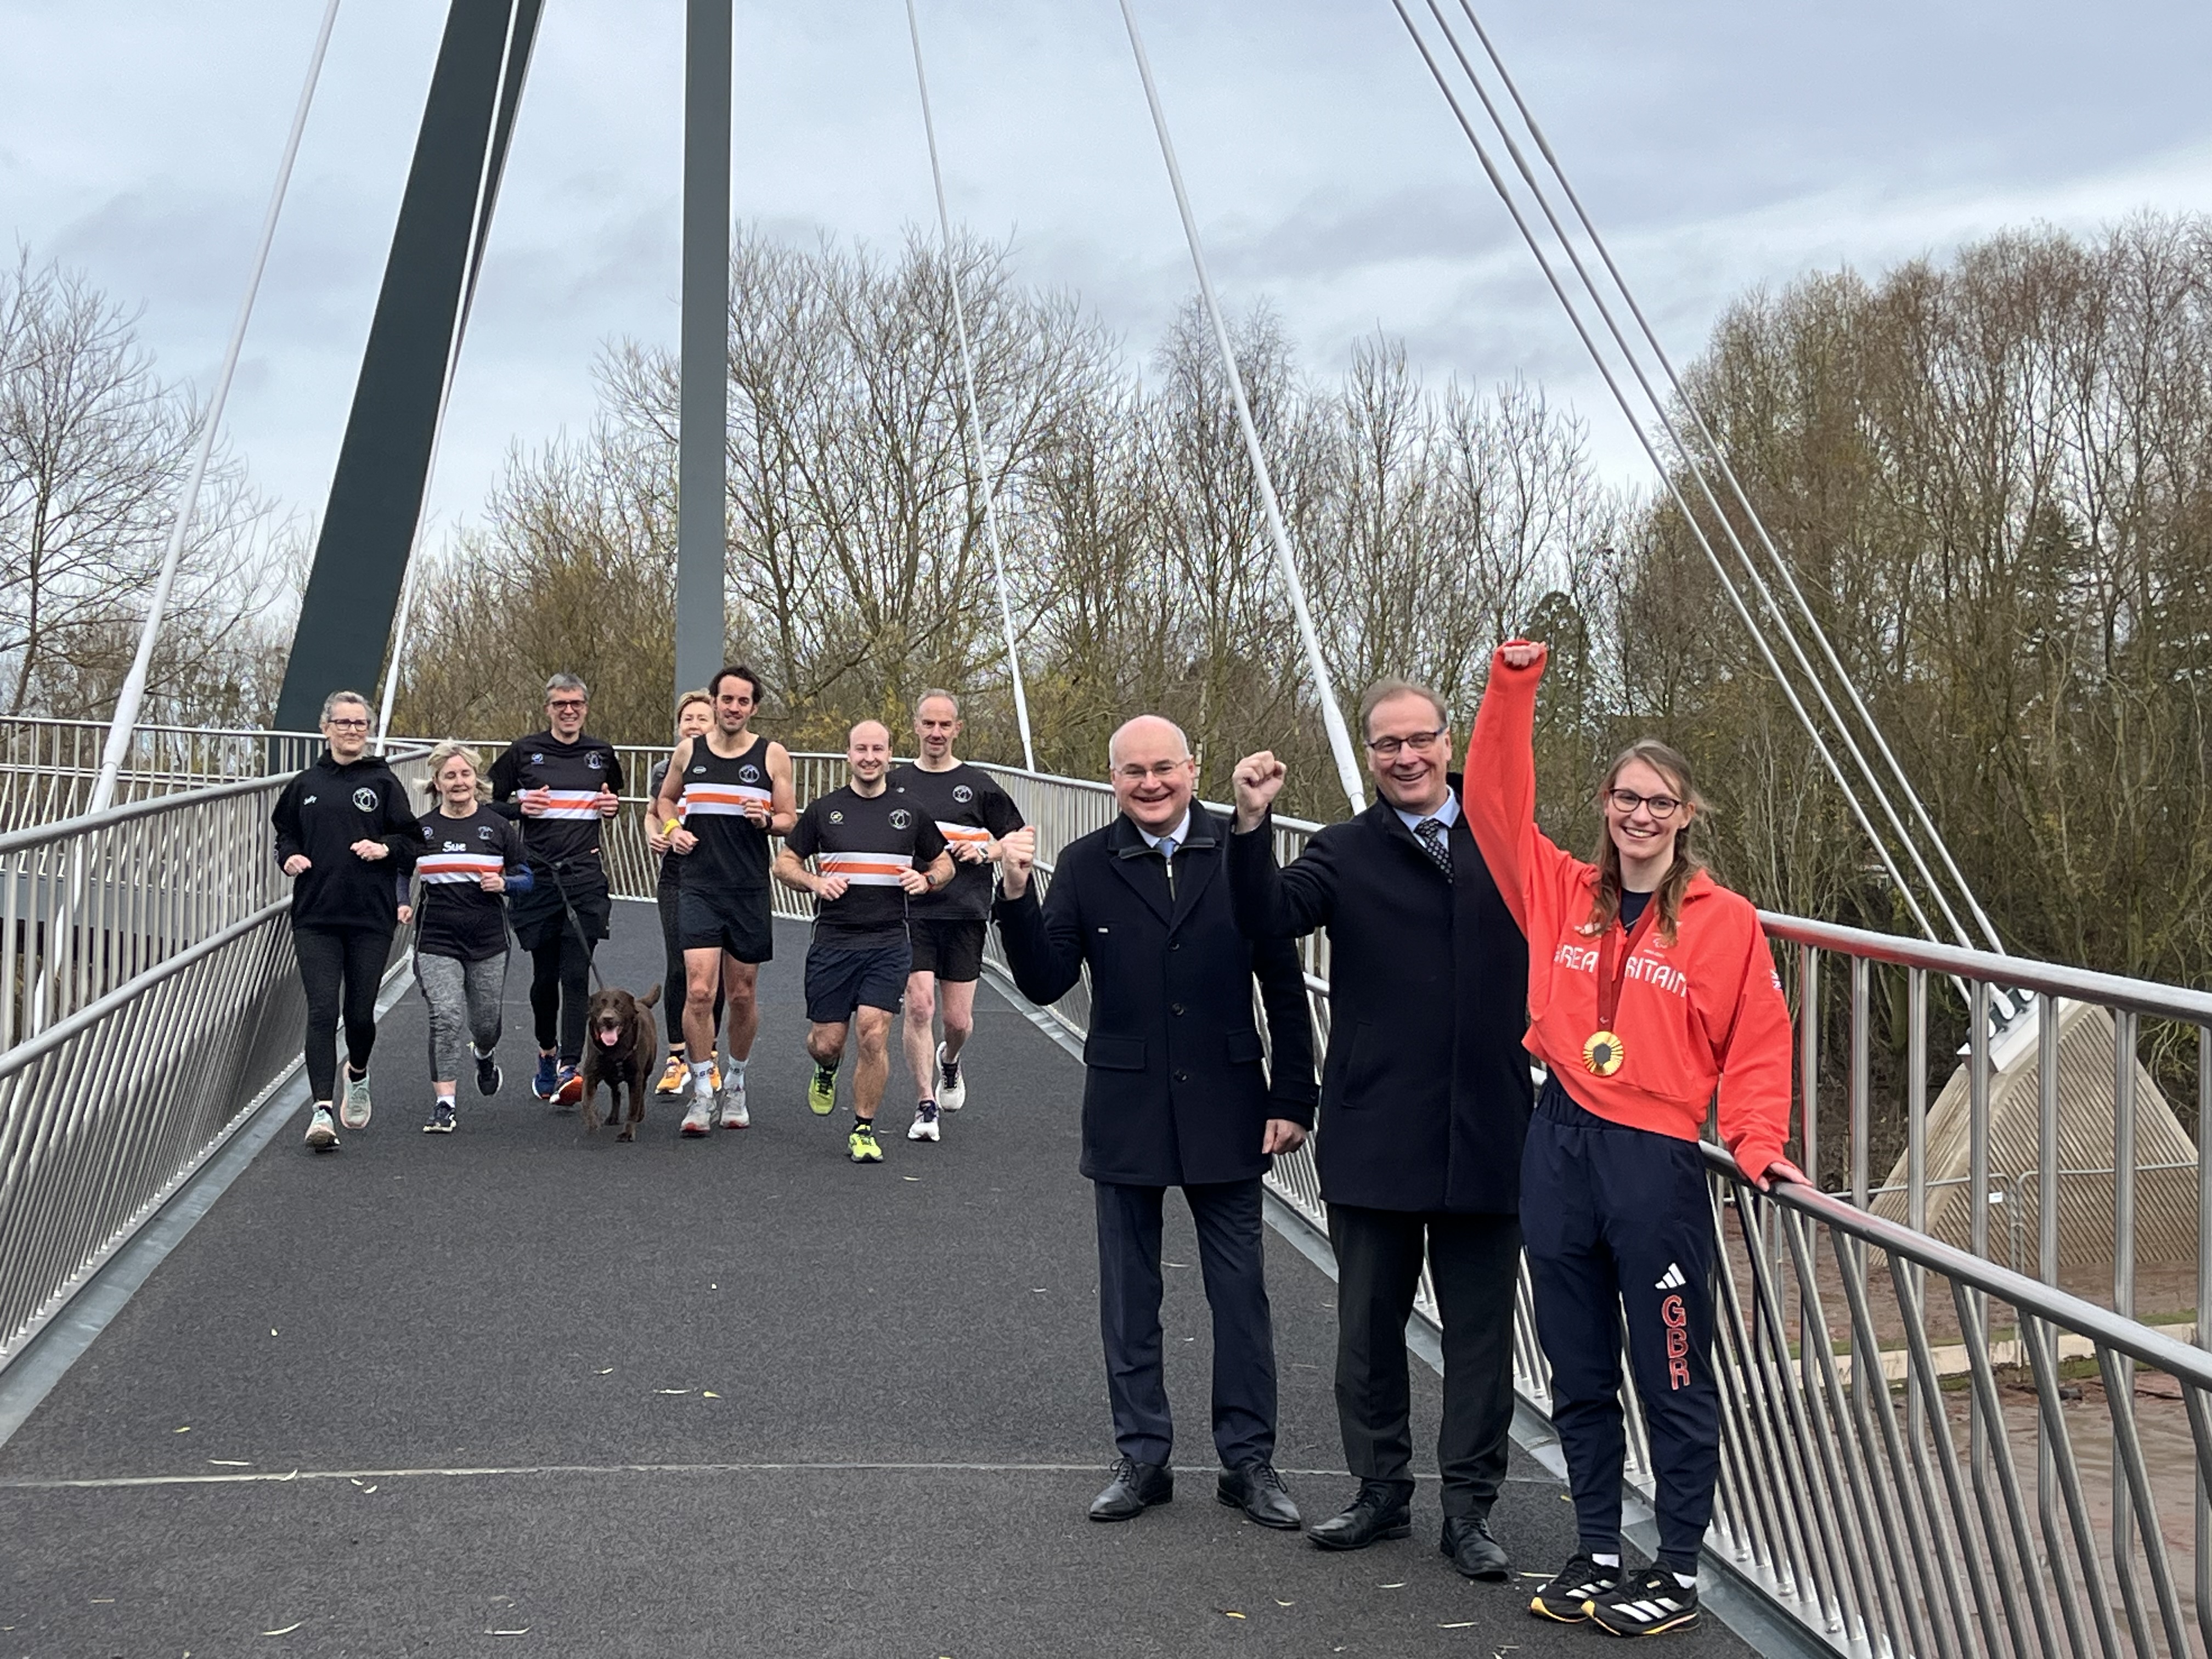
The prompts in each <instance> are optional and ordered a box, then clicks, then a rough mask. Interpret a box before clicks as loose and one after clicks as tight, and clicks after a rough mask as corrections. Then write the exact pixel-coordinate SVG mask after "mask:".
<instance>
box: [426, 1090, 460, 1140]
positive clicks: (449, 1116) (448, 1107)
mask: <svg viewBox="0 0 2212 1659" xmlns="http://www.w3.org/2000/svg"><path fill="white" fill-rule="evenodd" d="M422 1133H424V1134H426V1135H449V1134H451V1133H453V1102H452V1101H450V1100H448V1099H447V1098H446V1097H445V1096H443V1095H440V1096H439V1097H438V1101H437V1103H436V1104H435V1105H434V1106H433V1107H431V1108H430V1121H428V1123H426V1124H424V1125H423V1126H422Z"/></svg>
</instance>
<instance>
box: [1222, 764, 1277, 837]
mask: <svg viewBox="0 0 2212 1659" xmlns="http://www.w3.org/2000/svg"><path fill="white" fill-rule="evenodd" d="M1287 775H1288V773H1287V771H1286V769H1285V767H1284V765H1283V763H1282V762H1280V761H1279V760H1277V759H1276V758H1275V757H1274V754H1273V751H1272V750H1266V749H1262V750H1261V751H1260V752H1259V753H1258V754H1256V755H1247V756H1245V757H1244V758H1243V760H1241V761H1238V762H1237V769H1236V771H1235V772H1234V773H1233V774H1231V782H1232V783H1233V784H1234V786H1235V787H1236V790H1237V828H1238V829H1253V828H1255V827H1256V826H1257V825H1258V823H1259V822H1260V820H1261V818H1263V817H1266V816H1267V809H1268V808H1269V807H1270V806H1273V805H1274V804H1275V797H1276V796H1277V795H1279V794H1280V793H1282V788H1283V779H1284V778H1285V776H1287Z"/></svg>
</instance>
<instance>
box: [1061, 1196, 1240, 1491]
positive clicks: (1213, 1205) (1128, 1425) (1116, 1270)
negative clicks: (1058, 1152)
mask: <svg viewBox="0 0 2212 1659" xmlns="http://www.w3.org/2000/svg"><path fill="white" fill-rule="evenodd" d="M1092 1186H1093V1188H1094V1190H1095V1191H1096V1193H1097V1201H1098V1324H1099V1329H1100V1332H1101V1334H1103V1336H1104V1338H1105V1340H1106V1389H1107V1393H1108V1394H1109V1396H1110V1397H1111V1399H1112V1401H1113V1406H1114V1445H1115V1449H1116V1450H1117V1451H1119V1452H1120V1453H1121V1455H1122V1456H1124V1457H1133V1458H1135V1459H1136V1460H1137V1461H1138V1462H1140V1463H1165V1462H1168V1460H1169V1458H1170V1455H1172V1453H1173V1451H1174V1449H1175V1429H1174V1426H1173V1425H1172V1424H1171V1423H1170V1421H1169V1419H1168V1391H1167V1381H1166V1378H1165V1376H1164V1375H1163V1373H1162V1370H1161V1362H1160V1347H1161V1336H1160V1206H1161V1200H1163V1199H1164V1197H1165V1196H1166V1194H1167V1188H1164V1187H1124V1186H1121V1185H1118V1184H1116V1183H1115V1182H1110V1181H1100V1182H1093V1183H1092ZM1182 1194H1183V1197H1184V1199H1185V1200H1188V1203H1189V1205H1190V1215H1191V1219H1192V1220H1193V1221H1194V1222H1195V1223H1196V1224H1197V1227H1198V1261H1199V1267H1200V1270H1201V1271H1202V1272H1203V1273H1205V1276H1206V1302H1207V1303H1208V1304H1209V1305H1211V1306H1212V1310H1213V1445H1214V1449H1215V1450H1216V1451H1218V1452H1219V1453H1220V1455H1221V1462H1222V1466H1223V1467H1224V1468H1237V1466H1238V1465H1240V1464H1243V1463H1249V1462H1253V1461H1254V1460H1255V1459H1258V1460H1260V1461H1261V1462H1273V1461H1274V1455H1275V1330H1274V1324H1273V1318H1272V1316H1270V1314H1269V1312H1268V1310H1267V1271H1266V1263H1265V1260H1264V1258H1263V1256H1262V1254H1261V1243H1260V1182H1259V1180H1258V1178H1257V1177H1256V1176H1255V1177H1254V1178H1253V1179H1252V1180H1250V1181H1229V1182H1220V1183H1218V1184H1217V1185H1207V1186H1193V1187H1185V1188H1183V1189H1182Z"/></svg>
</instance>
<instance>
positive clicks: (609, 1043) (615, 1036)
mask: <svg viewBox="0 0 2212 1659" xmlns="http://www.w3.org/2000/svg"><path fill="white" fill-rule="evenodd" d="M621 1041H622V1033H621V1032H620V1031H602V1032H600V1033H599V1046H600V1047H601V1048H613V1047H614V1046H615V1044H616V1043H617V1042H621Z"/></svg>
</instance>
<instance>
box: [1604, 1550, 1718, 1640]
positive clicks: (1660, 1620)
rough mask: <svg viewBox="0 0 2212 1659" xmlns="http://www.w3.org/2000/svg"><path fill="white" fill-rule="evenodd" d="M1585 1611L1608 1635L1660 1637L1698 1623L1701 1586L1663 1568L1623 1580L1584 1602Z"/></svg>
mask: <svg viewBox="0 0 2212 1659" xmlns="http://www.w3.org/2000/svg"><path fill="white" fill-rule="evenodd" d="M1583 1612H1584V1613H1588V1614H1589V1617H1590V1620H1591V1622H1592V1623H1594V1624H1595V1625H1596V1626H1597V1627H1598V1628H1599V1629H1600V1630H1601V1631H1603V1632H1605V1633H1606V1634H1607V1636H1658V1635H1662V1634H1663V1633H1664V1632H1668V1631H1670V1630H1687V1629H1688V1628H1689V1627H1690V1626H1692V1625H1694V1624H1696V1623H1697V1622H1698V1587H1697V1586H1696V1585H1695V1584H1685V1583H1683V1582H1682V1581H1681V1580H1680V1579H1679V1578H1677V1577H1675V1576H1674V1574H1673V1573H1671V1572H1669V1571H1667V1569H1666V1568H1664V1567H1652V1568H1650V1569H1649V1570H1647V1571H1644V1572H1639V1573H1638V1574H1637V1575H1636V1576H1635V1577H1633V1578H1627V1579H1623V1580H1622V1581H1620V1583H1617V1584H1615V1585H1613V1587H1612V1588H1611V1589H1606V1590H1602V1591H1601V1592H1599V1594H1598V1595H1596V1596H1595V1597H1594V1598H1592V1599H1591V1600H1589V1601H1585V1602H1583Z"/></svg>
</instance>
